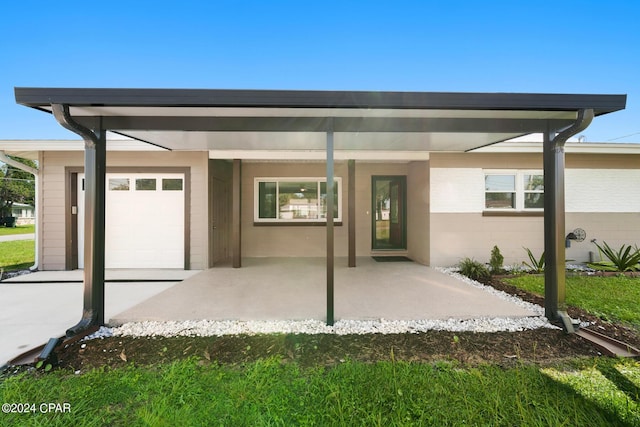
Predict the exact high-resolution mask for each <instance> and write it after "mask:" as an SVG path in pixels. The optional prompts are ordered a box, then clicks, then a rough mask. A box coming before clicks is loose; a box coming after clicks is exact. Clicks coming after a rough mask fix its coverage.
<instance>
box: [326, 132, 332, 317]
mask: <svg viewBox="0 0 640 427" xmlns="http://www.w3.org/2000/svg"><path fill="white" fill-rule="evenodd" d="M333 186H334V184H333V129H331V130H329V131H328V132H327V325H329V326H332V325H333V323H334V315H333V279H334V265H333V263H334V259H333V206H334V200H333Z"/></svg>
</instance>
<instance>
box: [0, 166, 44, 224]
mask: <svg viewBox="0 0 640 427" xmlns="http://www.w3.org/2000/svg"><path fill="white" fill-rule="evenodd" d="M9 157H11V158H12V159H13V160H15V161H18V162H20V163H22V164H25V165H27V166H31V167H32V168H37V165H36V163H35V162H34V161H33V160H29V159H23V158H21V157H16V156H9ZM0 164H1V165H2V166H0V218H3V217H7V216H11V207H12V206H13V204H14V203H25V204H27V205H31V206H34V204H35V195H36V191H35V181H34V176H33V175H31V174H30V173H29V172H25V171H23V170H20V169H17V168H14V167H12V166H9V165H6V164H4V163H0Z"/></svg>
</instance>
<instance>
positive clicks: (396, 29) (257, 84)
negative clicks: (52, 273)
mask: <svg viewBox="0 0 640 427" xmlns="http://www.w3.org/2000/svg"><path fill="white" fill-rule="evenodd" d="M15 86H36V87H124V88H128V87H131V88H135V87H139V88H147V87H149V88H205V89H303V90H382V91H436V92H440V91H445V92H448V91H453V92H456V91H460V92H541V93H594V94H609V93H610V94H627V95H628V99H627V109H626V110H625V111H622V112H618V113H613V114H611V115H607V116H603V117H601V118H596V119H595V120H594V123H593V124H592V125H591V126H590V127H589V128H588V129H586V131H585V132H583V134H584V135H585V136H586V139H587V141H588V142H609V141H611V142H640V1H636V0H598V1H596V0H583V1H574V0H535V1H534V0H530V1H525V0H521V1H520V0H512V1H491V0H485V1H470V0H468V1H464V0H441V1H429V0H425V1H402V0H397V1H391V0H388V1H375V0H371V1H349V0H342V1H333V0H318V1H306V0H296V1H278V0H263V1H241V0H236V1H232V0H228V1H215V0H209V1H189V0H183V1H162V0H148V1H147V0H140V1H138V0H128V1H121V0H105V1H86V0H85V1H76V0H68V1H62V2H60V1H58V2H56V1H32V0H20V1H17V0H6V1H2V2H1V5H0V139H41V138H42V139H56V138H63V139H77V136H76V135H75V134H72V133H70V132H68V131H66V130H64V129H63V128H62V127H60V126H59V125H58V124H57V123H56V122H55V120H54V119H53V117H52V116H50V115H49V114H45V113H42V112H38V111H35V110H32V109H29V108H26V107H23V106H19V105H17V104H16V103H15V98H14V92H13V88H14V87H15Z"/></svg>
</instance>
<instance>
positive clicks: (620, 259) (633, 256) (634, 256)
mask: <svg viewBox="0 0 640 427" xmlns="http://www.w3.org/2000/svg"><path fill="white" fill-rule="evenodd" d="M593 244H594V245H596V246H597V247H598V250H599V251H600V258H602V255H603V254H604V256H606V257H607V259H608V260H609V261H598V262H592V263H589V264H588V265H589V267H591V268H593V269H594V270H601V271H621V272H623V271H640V249H638V247H637V246H636V247H635V248H632V247H631V245H628V246H627V245H622V247H621V248H620V250H618V251H617V252H616V251H614V250H613V249H611V246H609V245H608V244H607V242H603V246H600V245H599V244H597V243H596V242H593Z"/></svg>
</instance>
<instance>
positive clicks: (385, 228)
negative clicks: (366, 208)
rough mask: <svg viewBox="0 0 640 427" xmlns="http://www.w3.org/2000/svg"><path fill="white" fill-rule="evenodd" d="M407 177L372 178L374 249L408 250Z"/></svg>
mask: <svg viewBox="0 0 640 427" xmlns="http://www.w3.org/2000/svg"><path fill="white" fill-rule="evenodd" d="M406 182H407V179H406V177H405V176H374V177H372V182H371V184H372V195H371V198H372V205H373V206H372V212H373V215H372V220H373V221H372V222H373V224H372V247H373V249H406V248H407V244H406V241H407V238H406V236H407V229H406V196H405V195H406Z"/></svg>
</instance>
